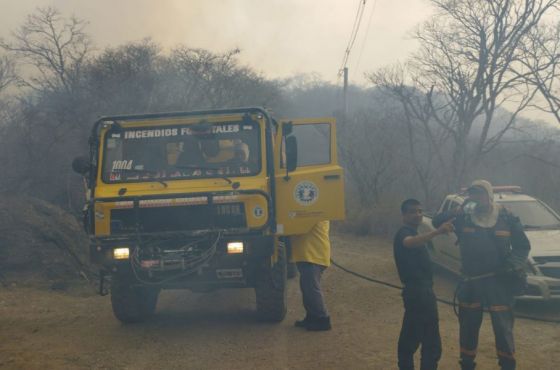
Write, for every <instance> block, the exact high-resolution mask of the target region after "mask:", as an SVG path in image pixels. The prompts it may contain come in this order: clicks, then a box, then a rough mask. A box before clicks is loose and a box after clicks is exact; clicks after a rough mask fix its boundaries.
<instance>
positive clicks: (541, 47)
mask: <svg viewBox="0 0 560 370" xmlns="http://www.w3.org/2000/svg"><path fill="white" fill-rule="evenodd" d="M515 72H516V73H517V74H518V75H519V76H520V77H521V78H525V79H526V81H527V83H529V84H531V85H532V86H535V87H536V88H537V89H538V91H539V96H540V98H541V99H540V101H538V102H536V103H535V104H533V106H534V107H535V108H537V109H539V110H541V111H544V112H547V113H550V114H552V115H553V117H554V118H555V119H556V121H557V122H558V123H560V85H559V82H558V81H559V78H560V22H559V23H557V24H555V25H541V26H539V27H536V28H534V29H533V30H532V31H531V32H530V33H529V35H528V37H527V38H526V39H525V40H524V43H523V44H522V45H521V55H520V58H519V67H518V68H517V69H516V70H515Z"/></svg>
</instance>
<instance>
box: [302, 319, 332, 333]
mask: <svg viewBox="0 0 560 370" xmlns="http://www.w3.org/2000/svg"><path fill="white" fill-rule="evenodd" d="M305 328H306V329H307V330H309V331H327V330H331V318H330V317H329V316H325V317H316V318H314V319H313V320H310V321H308V322H307V325H306V326H305Z"/></svg>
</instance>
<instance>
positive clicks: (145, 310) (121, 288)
mask: <svg viewBox="0 0 560 370" xmlns="http://www.w3.org/2000/svg"><path fill="white" fill-rule="evenodd" d="M159 291H160V289H159V288H153V287H145V286H136V285H132V284H131V282H130V279H128V278H126V277H123V276H120V275H116V274H115V275H113V277H112V278H111V305H112V307H113V313H114V314H115V317H116V318H117V319H119V321H121V322H123V323H125V324H128V323H135V322H142V321H145V320H146V319H148V318H149V317H150V316H152V315H153V314H154V312H155V310H156V305H157V300H158V296H159Z"/></svg>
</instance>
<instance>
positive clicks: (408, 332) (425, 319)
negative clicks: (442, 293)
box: [398, 284, 441, 370]
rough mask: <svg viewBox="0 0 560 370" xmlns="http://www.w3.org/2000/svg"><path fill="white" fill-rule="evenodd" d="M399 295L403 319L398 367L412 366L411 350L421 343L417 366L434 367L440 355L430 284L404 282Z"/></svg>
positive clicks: (404, 369) (426, 369)
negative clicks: (402, 307) (413, 284)
mask: <svg viewBox="0 0 560 370" xmlns="http://www.w3.org/2000/svg"><path fill="white" fill-rule="evenodd" d="M402 297H403V301H404V318H403V323H402V329H401V334H400V336H399V345H398V360H399V369H400V370H413V369H414V353H415V352H416V350H417V349H418V347H419V346H420V344H421V345H422V349H421V360H420V369H421V370H436V369H437V364H438V361H439V359H440V358H441V337H440V335H439V318H438V310H437V302H436V296H435V294H434V292H433V290H432V286H431V284H426V285H418V286H410V285H405V287H404V289H403V292H402Z"/></svg>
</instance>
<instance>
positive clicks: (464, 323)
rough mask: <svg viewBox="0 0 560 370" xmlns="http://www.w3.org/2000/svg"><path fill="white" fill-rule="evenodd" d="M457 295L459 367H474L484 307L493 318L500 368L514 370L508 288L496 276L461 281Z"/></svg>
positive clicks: (467, 368)
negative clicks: (465, 281)
mask: <svg viewBox="0 0 560 370" xmlns="http://www.w3.org/2000/svg"><path fill="white" fill-rule="evenodd" d="M458 298H459V337H460V347H461V349H460V351H461V353H460V356H461V367H462V369H464V370H471V369H474V368H475V362H474V360H475V357H476V352H477V347H478V333H479V331H480V325H481V324H482V309H483V307H487V308H488V311H489V312H490V318H491V319H492V329H493V330H494V338H495V341H496V353H497V356H498V363H499V364H500V368H501V369H502V370H514V369H515V365H516V362H515V346H514V342H513V310H512V306H513V295H512V294H511V293H509V288H508V287H507V286H505V285H504V284H503V283H501V282H500V281H498V280H497V279H496V278H487V279H483V280H480V281H473V282H469V283H465V284H463V286H462V287H461V288H460V290H459V297H458Z"/></svg>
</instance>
